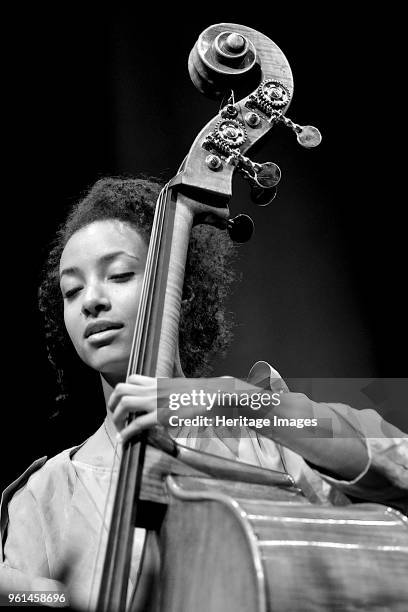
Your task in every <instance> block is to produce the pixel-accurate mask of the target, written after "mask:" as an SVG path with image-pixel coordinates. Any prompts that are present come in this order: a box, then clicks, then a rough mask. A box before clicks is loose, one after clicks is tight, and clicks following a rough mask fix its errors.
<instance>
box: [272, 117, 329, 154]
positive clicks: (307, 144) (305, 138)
mask: <svg viewBox="0 0 408 612" xmlns="http://www.w3.org/2000/svg"><path fill="white" fill-rule="evenodd" d="M276 120H278V121H280V122H281V123H283V124H284V125H286V127H289V128H290V129H291V130H293V131H294V132H295V134H296V139H297V141H298V143H299V144H300V145H301V146H302V147H304V148H305V149H312V148H313V147H317V146H319V144H320V143H321V142H322V135H321V133H320V131H319V130H318V129H317V127H314V126H313V125H299V124H297V123H295V122H294V121H292V120H291V119H289V117H285V116H284V115H282V114H275V115H273V116H272V117H271V121H276Z"/></svg>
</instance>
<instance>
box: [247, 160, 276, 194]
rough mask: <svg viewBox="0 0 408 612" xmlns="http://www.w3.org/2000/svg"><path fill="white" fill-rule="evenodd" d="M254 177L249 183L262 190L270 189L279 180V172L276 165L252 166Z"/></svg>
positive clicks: (270, 163) (267, 163)
mask: <svg viewBox="0 0 408 612" xmlns="http://www.w3.org/2000/svg"><path fill="white" fill-rule="evenodd" d="M253 169H254V175H253V176H252V178H251V179H250V180H251V183H252V184H253V185H256V186H257V187H261V188H262V189H271V188H272V187H275V185H277V184H278V183H279V181H280V180H281V171H280V168H279V166H278V165H277V164H274V163H273V162H265V163H264V164H254V165H253Z"/></svg>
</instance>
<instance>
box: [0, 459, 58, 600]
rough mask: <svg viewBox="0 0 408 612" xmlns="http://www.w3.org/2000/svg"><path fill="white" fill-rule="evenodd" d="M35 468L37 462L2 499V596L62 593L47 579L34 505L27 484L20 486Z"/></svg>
mask: <svg viewBox="0 0 408 612" xmlns="http://www.w3.org/2000/svg"><path fill="white" fill-rule="evenodd" d="M38 467H39V464H38V463H36V464H35V465H34V464H33V466H30V468H29V470H27V471H26V472H25V473H24V474H23V475H22V476H21V477H20V478H19V479H18V480H17V481H16V482H14V483H13V484H12V485H10V487H8V488H7V489H6V490H5V491H4V493H3V496H2V507H1V536H2V537H1V546H0V553H1V558H0V592H2V593H3V594H4V595H7V593H9V592H11V591H60V592H61V591H62V590H63V587H62V585H61V584H60V583H59V582H58V581H56V580H52V579H51V578H50V572H49V567H48V558H47V551H46V545H45V539H44V536H43V529H42V517H41V516H40V511H39V508H38V506H37V503H36V501H35V499H34V496H33V495H32V493H31V491H30V490H29V488H28V487H27V485H26V484H23V486H22V487H21V485H22V483H24V481H27V479H28V477H29V476H30V474H31V473H32V472H33V471H34V470H35V469H38ZM18 487H21V488H18ZM16 489H17V490H16Z"/></svg>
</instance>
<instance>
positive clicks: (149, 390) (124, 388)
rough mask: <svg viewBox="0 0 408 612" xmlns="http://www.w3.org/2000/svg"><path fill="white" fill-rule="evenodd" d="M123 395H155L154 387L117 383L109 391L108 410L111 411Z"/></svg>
mask: <svg viewBox="0 0 408 612" xmlns="http://www.w3.org/2000/svg"><path fill="white" fill-rule="evenodd" d="M125 395H134V396H137V397H147V396H148V395H150V396H151V395H156V388H155V387H139V386H137V385H134V384H129V383H119V384H118V385H116V387H115V389H114V390H113V392H112V393H111V396H110V398H109V401H108V406H107V407H108V410H110V411H111V412H113V411H114V410H115V408H116V406H117V404H118V403H119V402H120V400H121V399H122V397H124V396H125Z"/></svg>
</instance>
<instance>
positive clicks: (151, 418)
mask: <svg viewBox="0 0 408 612" xmlns="http://www.w3.org/2000/svg"><path fill="white" fill-rule="evenodd" d="M108 410H110V411H111V412H112V420H113V423H114V425H115V427H116V429H117V430H118V432H119V433H118V436H117V439H118V441H119V442H125V441H126V440H129V438H131V437H132V436H134V435H136V434H138V433H140V432H141V431H143V430H145V429H149V428H150V427H152V426H153V425H156V423H157V378H151V377H150V376H142V375H140V374H132V375H131V376H129V378H128V380H127V382H125V383H119V384H118V385H116V387H115V389H114V391H113V393H112V395H111V396H110V398H109V401H108ZM130 414H134V415H135V416H136V417H137V418H135V419H134V420H133V421H132V422H131V423H130V424H129V425H126V421H127V418H128V416H129V415H130Z"/></svg>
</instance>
